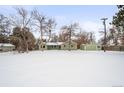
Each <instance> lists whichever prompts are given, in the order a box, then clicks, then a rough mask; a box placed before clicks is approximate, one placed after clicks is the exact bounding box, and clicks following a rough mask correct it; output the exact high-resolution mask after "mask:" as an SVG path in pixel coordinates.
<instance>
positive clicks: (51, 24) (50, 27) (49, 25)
mask: <svg viewBox="0 0 124 93" xmlns="http://www.w3.org/2000/svg"><path fill="white" fill-rule="evenodd" d="M55 26H56V23H55V20H54V19H52V18H51V19H48V21H47V25H46V27H47V32H48V35H49V39H48V42H50V39H51V35H52V30H53V29H54V28H55Z"/></svg>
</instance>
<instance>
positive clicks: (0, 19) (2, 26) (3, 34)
mask: <svg viewBox="0 0 124 93" xmlns="http://www.w3.org/2000/svg"><path fill="white" fill-rule="evenodd" d="M10 33H11V27H10V22H9V19H8V17H6V16H4V15H3V14H0V42H1V43H7V42H9V38H8V36H9V35H10Z"/></svg>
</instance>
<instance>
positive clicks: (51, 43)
mask: <svg viewBox="0 0 124 93" xmlns="http://www.w3.org/2000/svg"><path fill="white" fill-rule="evenodd" d="M63 43H64V42H47V43H46V45H62V44H63Z"/></svg>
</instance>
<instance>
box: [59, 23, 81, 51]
mask: <svg viewBox="0 0 124 93" xmlns="http://www.w3.org/2000/svg"><path fill="white" fill-rule="evenodd" d="M78 26H79V25H78V23H73V24H70V25H68V26H67V25H65V26H63V27H62V28H61V30H63V33H65V34H63V35H64V36H66V38H67V40H68V43H69V51H70V50H71V37H72V35H74V34H75V31H76V29H77V28H78Z"/></svg>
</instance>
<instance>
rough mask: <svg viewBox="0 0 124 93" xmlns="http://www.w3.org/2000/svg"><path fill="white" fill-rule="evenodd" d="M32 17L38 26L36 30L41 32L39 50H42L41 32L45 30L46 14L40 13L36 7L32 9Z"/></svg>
mask: <svg viewBox="0 0 124 93" xmlns="http://www.w3.org/2000/svg"><path fill="white" fill-rule="evenodd" d="M32 15H33V19H34V21H35V22H34V23H35V24H34V25H35V26H36V27H37V28H38V30H39V31H40V33H41V42H40V45H41V50H42V51H43V45H44V44H43V34H44V32H45V31H46V16H45V15H42V14H40V13H39V12H38V11H37V10H36V9H35V10H33V11H32Z"/></svg>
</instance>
